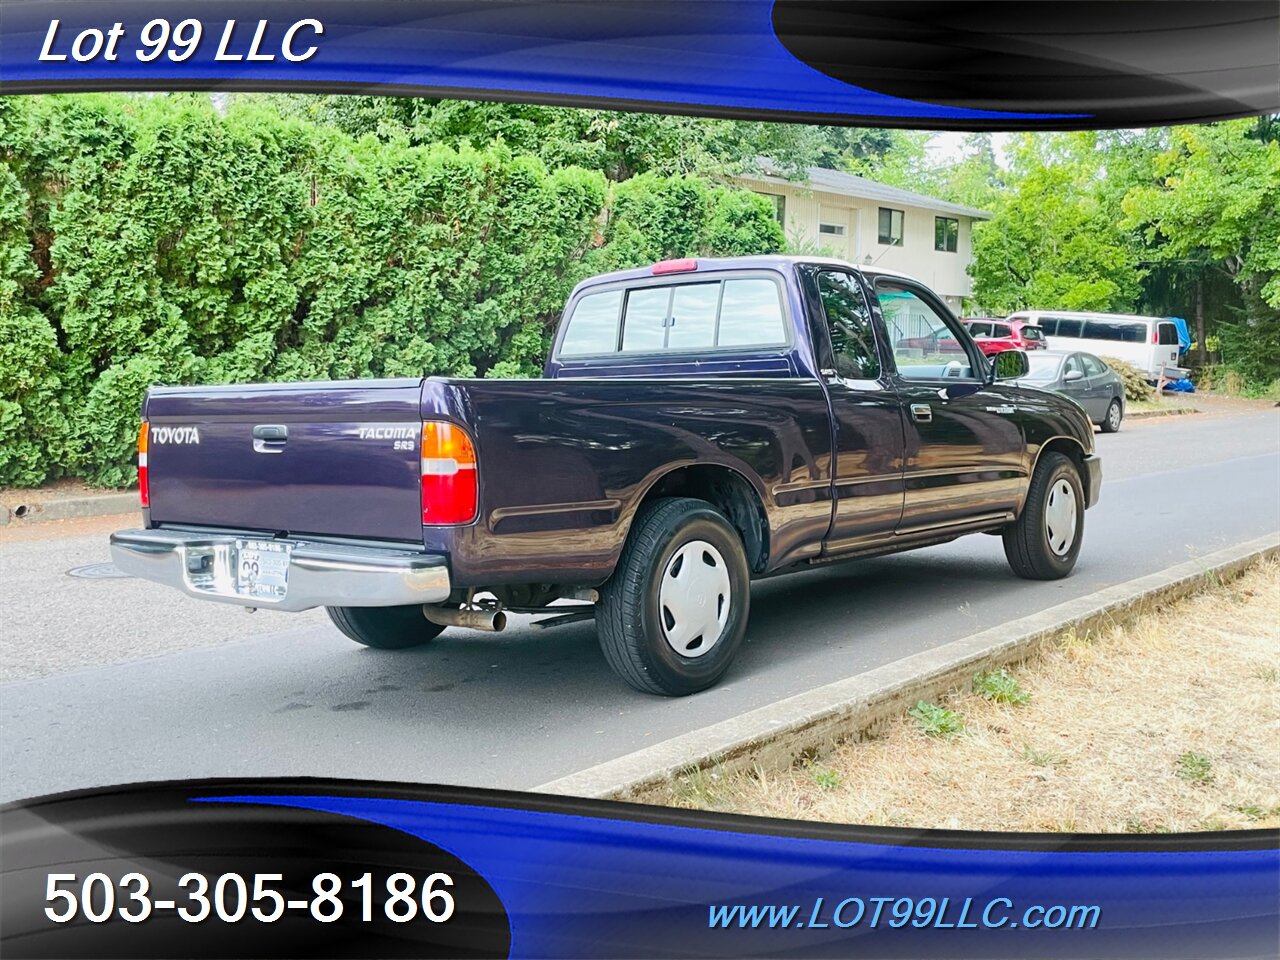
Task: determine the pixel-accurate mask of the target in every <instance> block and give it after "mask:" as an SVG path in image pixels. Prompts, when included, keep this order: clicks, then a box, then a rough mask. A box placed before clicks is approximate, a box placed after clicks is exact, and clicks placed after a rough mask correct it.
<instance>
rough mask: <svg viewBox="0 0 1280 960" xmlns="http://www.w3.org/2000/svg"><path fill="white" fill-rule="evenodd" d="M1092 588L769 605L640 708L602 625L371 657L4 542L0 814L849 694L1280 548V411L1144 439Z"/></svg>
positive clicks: (302, 620) (1115, 460) (585, 747)
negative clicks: (1248, 550) (1215, 557)
mask: <svg viewBox="0 0 1280 960" xmlns="http://www.w3.org/2000/svg"><path fill="white" fill-rule="evenodd" d="M1098 449H1099V453H1100V454H1101V455H1102V457H1103V464H1104V472H1105V482H1104V487H1103V495H1102V501H1101V503H1100V504H1099V505H1098V506H1097V507H1096V508H1095V509H1093V510H1091V511H1090V512H1089V514H1088V516H1087V522H1086V533H1085V544H1084V549H1083V553H1082V555H1081V558H1080V562H1079V565H1078V567H1077V568H1076V572H1075V574H1074V575H1073V576H1072V577H1070V578H1069V579H1067V580H1064V581H1059V582H1056V583H1031V582H1027V581H1022V580H1018V579H1016V578H1014V577H1013V575H1012V574H1011V573H1010V572H1009V570H1008V568H1007V566H1006V565H1005V561H1004V556H1003V553H1002V551H1001V546H1000V541H999V540H998V539H997V538H995V537H987V536H974V537H967V538H964V539H962V540H959V541H957V542H955V543H951V544H947V545H945V546H942V547H934V548H930V549H927V550H921V551H917V552H914V553H909V554H903V555H900V556H896V557H889V558H884V559H879V560H868V561H863V562H861V563H854V564H849V565H842V566H833V567H829V568H824V569H820V570H814V571H812V572H806V573H801V574H796V575H794V576H790V577H783V578H779V579H776V580H771V581H767V582H764V583H760V584H757V585H756V586H755V587H754V589H753V592H752V614H751V625H750V628H749V631H748V634H747V639H748V644H747V645H746V647H745V648H744V649H743V651H742V653H741V654H740V655H739V658H738V660H737V662H736V664H735V666H734V668H733V670H732V671H731V672H730V674H729V676H728V678H727V679H726V681H725V682H724V683H722V684H721V685H720V686H719V687H717V688H715V689H713V690H711V691H708V692H706V693H704V694H700V695H698V696H695V697H689V698H685V699H682V700H664V699H659V698H654V697H648V696H644V695H642V694H638V693H634V692H632V691H631V690H630V689H629V688H627V687H625V686H624V685H623V684H622V683H621V682H620V681H619V680H617V679H616V678H615V677H614V676H613V675H612V674H611V673H610V671H609V669H608V667H607V666H606V665H605V662H604V659H603V657H602V656H601V654H600V652H599V649H598V647H597V646H596V642H595V635H594V631H593V628H592V626H591V625H590V624H574V625H571V626H567V627H561V628H557V629H554V630H550V631H546V632H540V631H535V630H531V629H529V628H528V626H527V619H528V618H513V620H515V621H516V622H515V624H514V625H513V626H512V627H510V628H508V630H507V632H505V633H503V634H500V635H496V636H494V635H485V634H479V633H473V632H469V631H450V632H449V633H446V634H445V635H444V637H442V638H441V639H440V640H438V641H436V642H435V643H433V644H431V645H429V646H427V647H425V648H422V649H420V650H416V651H409V652H398V653H397V652H379V651H372V650H366V649H364V648H361V647H359V646H357V645H355V644H353V643H351V642H350V641H348V640H346V639H345V638H343V637H342V636H341V635H340V634H339V633H338V632H337V631H336V630H335V629H334V628H333V627H331V626H330V625H329V623H328V621H327V619H326V618H325V617H324V615H323V613H321V612H316V611H312V612H310V613H307V614H299V615H288V614H280V613H269V612H261V613H257V614H254V615H252V616H250V615H247V614H245V613H244V612H243V611H241V610H239V609H237V608H234V607H223V606H220V605H217V604H210V603H204V602H200V601H196V600H191V599H188V598H185V597H182V596H181V595H179V594H177V593H176V592H173V591H170V590H166V589H164V588H162V587H159V586H155V585H152V584H148V583H143V582H140V581H136V580H122V579H99V580H82V579H75V578H72V577H69V576H67V575H66V571H67V570H68V569H70V568H72V567H75V566H78V565H81V564H89V563H95V562H102V561H105V560H107V559H108V555H107V549H106V535H107V534H108V533H109V532H110V530H111V529H114V528H116V527H118V526H123V525H126V524H127V523H128V522H130V521H131V519H132V518H109V519H107V518H104V519H99V520H94V521H78V522H75V523H69V524H48V525H45V526H46V527H47V528H48V529H43V530H42V529H40V528H37V527H28V528H25V529H22V530H12V529H10V530H6V531H0V583H3V584H4V585H5V593H6V597H5V600H4V608H5V616H4V627H3V631H2V636H0V669H2V670H3V673H2V674H0V677H2V678H3V679H4V680H6V681H7V682H5V683H3V684H0V771H3V774H2V778H0V799H3V800H11V799H16V798H21V797H30V796H35V795H39V794H46V793H52V792H57V791H62V790H70V789H77V788H82V787H91V786H100V785H105V784H113V783H125V782H131V781H139V780H161V779H171V778H186V777H215V776H259V775H261V776H295V775H296V776H307V775H309V776H328V777H353V778H368V779H382V780H402V781H420V782H437V783H455V784H469V785H477V786H488V787H508V788H517V789H519V788H527V787H532V786H535V785H537V784H540V783H543V782H545V781H547V780H550V779H553V778H556V777H560V776H563V775H566V774H568V773H572V772H573V771H575V770H578V769H581V768H583V767H586V766H590V765H592V764H595V763H599V762H601V761H603V760H607V759H611V758H613V757H616V756H619V755H621V754H624V753H627V752H629V751H632V750H635V749H639V748H641V747H645V746H648V745H651V744H653V743H656V742H659V741H661V740H664V739H666V738H668V737H672V736H675V735H678V734H680V733H683V732H685V731H687V730H689V729H692V728H695V727H697V726H701V725H704V724H708V723H713V722H717V721H720V720H723V719H726V718H728V717H731V716H734V715H736V714H738V713H741V712H743V711H745V710H750V709H754V708H756V707H759V706H762V705H764V704H767V703H770V702H772V701H774V700H777V699H779V698H781V697H786V696H790V695H792V694H795V693H799V692H802V691H804V690H807V689H810V688H812V687H814V686H818V685H820V684H824V683H827V682H829V681H831V680H833V679H836V678H839V677H844V676H848V675H851V674H856V673H858V672H860V671H864V670H868V669H870V668H873V667H876V666H879V665H881V664H884V663H887V662H890V661H892V660H895V659H897V658H900V657H903V656H907V655H909V654H912V653H915V652H918V651H920V650H922V649H926V648H928V647H932V646H936V645H939V644H942V643H946V642H948V641H951V640H954V639H957V638H959V637H962V636H965V635H967V634H970V633H973V632H975V631H977V630H981V629H984V628H987V627H990V626H993V625H996V624H998V623H1001V622H1004V621H1006V620H1009V619H1013V618H1015V617H1020V616H1024V615H1026V614H1028V613H1032V612H1034V611H1036V610H1040V609H1043V608H1045V607H1048V606H1052V605H1054V604H1056V603H1060V602H1062V601H1063V600H1065V599H1068V598H1071V597H1075V596H1079V595H1082V594H1085V593H1089V592H1092V591H1094V590H1097V589H1100V588H1102V587H1104V586H1109V585H1112V584H1115V583H1120V582H1123V581H1126V580H1130V579H1133V578H1134V577H1139V576H1142V575H1144V574H1147V573H1151V572H1154V571H1156V570H1161V569H1164V568H1165V567H1168V566H1171V565H1173V564H1175V563H1180V562H1182V561H1184V560H1187V559H1189V558H1192V557H1195V556H1197V555H1200V554H1204V553H1208V552H1210V551H1212V550H1214V549H1217V548H1220V547H1223V546H1227V545H1229V544H1233V543H1238V542H1241V541H1244V540H1249V539H1252V538H1254V537H1257V536H1260V535H1262V534H1264V533H1267V532H1270V531H1274V530H1277V529H1280V410H1253V411H1249V412H1245V413H1240V412H1235V413H1230V414H1205V415H1199V416H1195V417H1181V418H1172V419H1167V420H1155V421H1152V420H1149V421H1142V422H1129V423H1126V424H1125V428H1124V430H1123V431H1122V432H1121V433H1119V434H1117V435H1115V436H1100V437H1099V438H1098Z"/></svg>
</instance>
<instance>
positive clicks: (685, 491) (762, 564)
mask: <svg viewBox="0 0 1280 960" xmlns="http://www.w3.org/2000/svg"><path fill="white" fill-rule="evenodd" d="M665 497H692V498H694V499H696V500H705V501H707V502H708V503H710V504H711V505H712V506H714V507H715V508H716V509H718V510H719V511H720V512H721V513H723V514H724V516H725V518H726V519H727V520H728V521H729V524H730V526H732V527H733V528H734V529H735V530H736V531H737V532H738V536H739V537H741V538H742V547H743V551H744V552H745V553H746V557H747V566H748V567H750V569H751V571H752V572H753V573H763V572H764V571H765V569H766V568H767V567H768V564H769V519H768V513H767V512H766V510H765V506H764V499H763V498H762V497H761V495H760V491H759V490H757V489H756V486H755V484H753V483H752V482H751V480H750V479H749V478H748V477H747V476H746V474H744V473H742V472H741V471H740V470H736V469H734V468H733V467H730V466H726V465H725V464H722V463H694V464H686V465H685V466H681V467H675V468H673V469H671V470H668V471H667V472H666V473H663V474H662V475H661V476H659V477H657V478H656V479H655V480H654V481H653V482H652V483H651V484H650V485H649V488H648V489H647V490H646V491H645V493H644V496H642V497H641V498H640V500H639V501H638V502H637V503H636V509H635V513H638V512H639V511H640V510H641V509H642V508H643V507H644V506H645V504H647V503H652V502H653V501H654V500H660V499H663V498H665ZM635 513H633V514H632V519H634V517H635ZM629 528H630V524H628V531H627V534H628V536H629V535H630V529H629Z"/></svg>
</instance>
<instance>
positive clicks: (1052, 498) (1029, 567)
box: [1004, 452, 1084, 580]
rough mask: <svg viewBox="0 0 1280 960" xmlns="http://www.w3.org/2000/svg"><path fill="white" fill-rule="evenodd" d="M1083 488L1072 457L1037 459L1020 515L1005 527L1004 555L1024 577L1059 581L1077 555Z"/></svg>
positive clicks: (1081, 529) (1049, 455) (1081, 533)
mask: <svg viewBox="0 0 1280 960" xmlns="http://www.w3.org/2000/svg"><path fill="white" fill-rule="evenodd" d="M1083 540H1084V489H1083V486H1082V485H1081V483H1080V471H1079V470H1077V469H1076V465H1075V461H1073V460H1072V459H1071V458H1070V457H1068V456H1066V455H1065V454H1061V453H1054V452H1049V453H1046V454H1044V455H1043V456H1041V457H1040V462H1039V463H1038V464H1036V470H1035V473H1034V474H1032V476H1031V485H1030V487H1029V488H1028V490H1027V502H1026V503H1025V504H1023V507H1022V514H1021V516H1019V517H1018V519H1017V520H1015V521H1014V522H1013V523H1011V524H1009V526H1007V527H1006V528H1005V530H1004V555H1005V557H1006V558H1007V559H1008V561H1009V566H1010V567H1012V568H1013V572H1014V573H1015V574H1017V575H1018V576H1019V577H1022V578H1023V579H1024V580H1060V579H1062V578H1063V577H1065V576H1066V575H1067V574H1069V573H1070V572H1071V571H1072V569H1073V568H1074V567H1075V565H1076V558H1077V557H1079V556H1080V544H1081V542H1082V541H1083Z"/></svg>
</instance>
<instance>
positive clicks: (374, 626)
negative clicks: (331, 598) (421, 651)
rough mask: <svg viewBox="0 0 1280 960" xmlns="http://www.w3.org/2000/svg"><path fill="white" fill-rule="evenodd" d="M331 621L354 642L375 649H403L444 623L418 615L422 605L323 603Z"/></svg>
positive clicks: (429, 635) (431, 637)
mask: <svg viewBox="0 0 1280 960" xmlns="http://www.w3.org/2000/svg"><path fill="white" fill-rule="evenodd" d="M325 612H327V613H328V614H329V619H330V620H332V621H333V625H334V626H335V627H337V628H338V629H339V630H341V631H342V632H343V633H344V634H346V635H347V636H348V637H350V638H351V639H352V640H354V641H355V642H356V643H362V644H364V645H365V646H366V647H373V648H375V649H377V650H404V649H406V648H408V647H417V646H421V645H422V644H424V643H426V642H428V641H429V640H434V639H435V638H436V637H438V636H440V632H441V631H442V630H444V627H442V626H440V624H438V623H432V622H431V621H430V620H428V619H427V618H426V617H424V616H423V615H422V605H421V604H414V605H412V606H407V607H325Z"/></svg>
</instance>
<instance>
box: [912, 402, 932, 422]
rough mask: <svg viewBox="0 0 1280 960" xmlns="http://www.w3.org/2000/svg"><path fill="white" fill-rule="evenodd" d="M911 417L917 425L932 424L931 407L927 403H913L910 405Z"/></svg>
mask: <svg viewBox="0 0 1280 960" xmlns="http://www.w3.org/2000/svg"><path fill="white" fill-rule="evenodd" d="M911 417H912V419H913V420H915V421H916V422H917V423H932V422H933V407H931V406H929V405H928V404H927V403H913V404H911Z"/></svg>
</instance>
